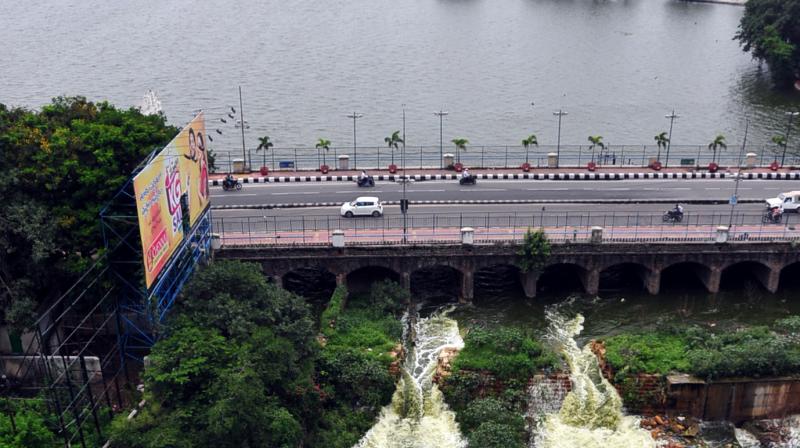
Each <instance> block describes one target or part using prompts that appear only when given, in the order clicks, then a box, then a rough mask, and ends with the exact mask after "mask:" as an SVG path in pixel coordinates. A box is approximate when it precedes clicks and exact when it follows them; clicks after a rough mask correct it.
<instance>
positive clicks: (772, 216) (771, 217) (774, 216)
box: [761, 210, 783, 224]
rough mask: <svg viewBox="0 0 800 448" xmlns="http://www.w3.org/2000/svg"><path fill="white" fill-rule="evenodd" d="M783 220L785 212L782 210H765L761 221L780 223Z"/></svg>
mask: <svg viewBox="0 0 800 448" xmlns="http://www.w3.org/2000/svg"><path fill="white" fill-rule="evenodd" d="M781 220H783V212H782V211H780V210H777V211H775V212H773V211H772V210H767V211H766V212H764V215H763V216H761V222H763V223H764V224H780V222H781Z"/></svg>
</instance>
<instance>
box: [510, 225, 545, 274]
mask: <svg viewBox="0 0 800 448" xmlns="http://www.w3.org/2000/svg"><path fill="white" fill-rule="evenodd" d="M550 252H551V248H550V241H549V240H548V239H547V234H545V232H544V229H537V230H531V229H528V231H527V232H525V238H524V239H523V241H522V247H520V249H519V252H517V255H518V256H519V268H520V270H522V272H528V271H538V270H540V269H542V268H543V267H544V265H545V264H546V263H547V259H548V258H550Z"/></svg>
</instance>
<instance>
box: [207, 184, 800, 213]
mask: <svg viewBox="0 0 800 448" xmlns="http://www.w3.org/2000/svg"><path fill="white" fill-rule="evenodd" d="M797 187H798V182H797V181H783V180H757V179H753V180H744V181H741V182H740V184H739V197H740V198H742V199H759V200H760V199H764V198H767V197H774V196H776V195H777V194H779V193H781V192H784V191H790V190H793V189H796V188H797ZM733 189H734V181H733V180H731V179H710V180H689V179H677V180H613V181H612V180H604V181H582V180H570V181H556V180H523V181H513V180H480V181H478V184H477V185H473V186H462V185H459V184H458V182H457V181H454V180H446V181H417V182H412V183H409V184H408V187H407V198H408V199H410V200H411V201H433V200H441V201H462V200H548V201H549V200H552V201H591V200H600V201H602V200H700V199H716V200H720V201H727V199H728V198H729V197H730V196H731V194H733ZM211 191H212V193H211V197H212V204H213V205H215V206H239V205H241V206H247V205H251V206H252V205H258V204H280V203H313V202H317V203H318V202H336V203H341V202H345V201H352V200H353V199H355V198H356V197H357V196H378V197H379V198H380V199H381V200H382V201H398V200H400V199H401V197H402V185H401V184H398V183H396V182H378V183H377V184H376V186H375V187H374V188H358V187H357V186H356V184H355V183H354V182H310V183H288V184H246V185H245V186H244V188H243V189H242V190H241V191H233V192H225V191H222V189H221V188H220V187H212V190H211ZM505 209H506V211H513V210H515V209H516V205H512V206H508V207H505ZM629 209H630V207H629Z"/></svg>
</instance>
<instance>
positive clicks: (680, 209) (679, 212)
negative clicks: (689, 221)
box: [672, 204, 683, 216]
mask: <svg viewBox="0 0 800 448" xmlns="http://www.w3.org/2000/svg"><path fill="white" fill-rule="evenodd" d="M672 214H673V215H674V216H683V206H682V205H681V204H675V208H673V209H672Z"/></svg>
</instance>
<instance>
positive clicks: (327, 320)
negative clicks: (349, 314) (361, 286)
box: [320, 286, 347, 336]
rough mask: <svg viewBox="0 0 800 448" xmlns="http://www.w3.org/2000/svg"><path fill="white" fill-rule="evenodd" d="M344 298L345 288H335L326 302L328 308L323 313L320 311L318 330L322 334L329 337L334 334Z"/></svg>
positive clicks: (342, 309)
mask: <svg viewBox="0 0 800 448" xmlns="http://www.w3.org/2000/svg"><path fill="white" fill-rule="evenodd" d="M346 298H347V288H345V287H344V286H337V287H336V289H335V290H334V291H333V294H332V295H331V300H330V301H329V302H328V306H327V307H325V310H324V311H322V317H321V318H320V329H321V331H322V334H324V335H326V336H330V335H331V334H333V333H334V332H335V328H336V324H337V321H338V320H339V316H340V315H341V314H342V312H343V311H344V303H345V299H346Z"/></svg>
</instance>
